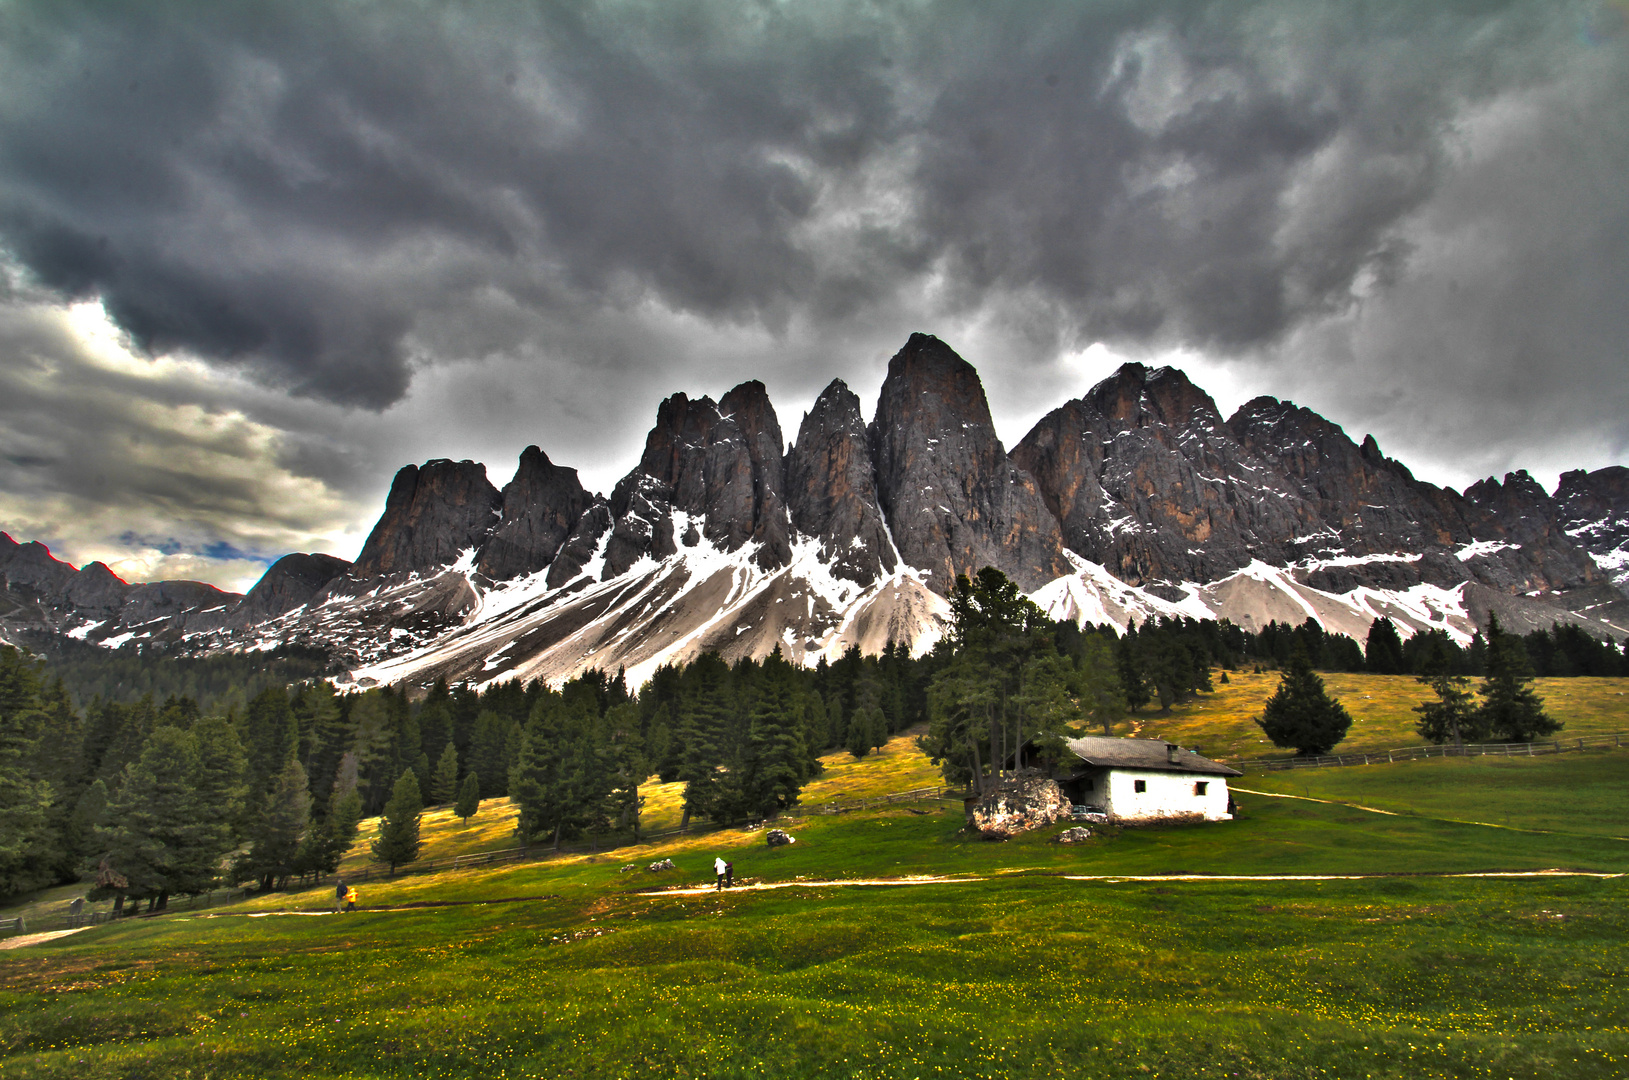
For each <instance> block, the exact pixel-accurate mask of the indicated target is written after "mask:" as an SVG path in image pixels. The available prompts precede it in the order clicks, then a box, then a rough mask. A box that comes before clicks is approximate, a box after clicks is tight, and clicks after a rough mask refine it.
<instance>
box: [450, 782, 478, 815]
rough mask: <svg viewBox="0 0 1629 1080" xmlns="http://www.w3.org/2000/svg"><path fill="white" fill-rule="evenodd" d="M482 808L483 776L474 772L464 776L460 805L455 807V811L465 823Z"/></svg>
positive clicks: (460, 792) (459, 795)
mask: <svg viewBox="0 0 1629 1080" xmlns="http://www.w3.org/2000/svg"><path fill="white" fill-rule="evenodd" d="M480 809H481V778H480V777H479V776H476V775H475V774H474V773H470V774H469V775H468V776H466V777H464V786H463V787H462V788H460V789H459V791H458V805H457V806H455V807H453V813H455V814H457V815H458V816H459V817H460V818H462V819H463V822H464V824H465V825H468V824H469V819H470V818H472V817H474V816H475V814H476V812H477V811H478V810H480Z"/></svg>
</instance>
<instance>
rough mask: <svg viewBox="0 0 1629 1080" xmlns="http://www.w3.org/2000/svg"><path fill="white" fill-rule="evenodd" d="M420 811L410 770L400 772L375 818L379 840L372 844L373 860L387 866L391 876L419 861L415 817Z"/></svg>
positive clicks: (420, 802) (421, 801) (420, 801)
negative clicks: (382, 808) (403, 867)
mask: <svg viewBox="0 0 1629 1080" xmlns="http://www.w3.org/2000/svg"><path fill="white" fill-rule="evenodd" d="M423 810H424V797H423V796H422V795H420V794H419V781H418V778H417V777H416V776H414V775H413V770H412V769H404V770H403V771H402V775H401V778H400V779H398V780H397V781H396V786H395V787H394V788H392V789H391V792H390V801H389V802H387V803H385V810H384V813H383V814H382V815H381V816H380V818H379V837H378V839H376V840H375V841H374V842H373V857H374V859H375V860H377V861H378V862H382V863H389V864H390V872H391V873H392V874H394V873H395V872H396V868H397V867H398V866H402V865H405V864H406V863H410V862H413V861H414V860H415V859H417V858H418V857H419V816H420V814H421V813H422V812H423Z"/></svg>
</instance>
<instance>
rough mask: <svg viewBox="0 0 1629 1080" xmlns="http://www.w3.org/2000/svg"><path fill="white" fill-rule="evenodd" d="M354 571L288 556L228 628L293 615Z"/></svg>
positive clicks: (323, 559) (312, 557) (334, 562)
mask: <svg viewBox="0 0 1629 1080" xmlns="http://www.w3.org/2000/svg"><path fill="white" fill-rule="evenodd" d="M350 567H351V564H350V563H348V562H346V561H345V560H344V559H339V558H335V557H334V556H332V555H319V554H305V553H303V552H297V553H295V554H293V555H284V556H283V557H282V558H281V559H278V560H277V561H276V562H274V563H272V564H271V565H270V566H268V567H267V568H266V572H265V573H264V574H262V575H261V577H260V580H259V581H257V582H255V586H254V588H252V589H250V590H249V591H248V593H247V594H245V595H244V597H243V600H242V602H241V603H239V604H238V606H237V607H236V608H234V609H233V610H232V613H231V616H230V618H229V619H228V625H230V626H250V625H252V624H254V623H258V622H263V621H265V620H267V619H275V618H277V617H278V616H279V615H283V614H286V613H288V612H290V611H293V610H294V609H295V608H297V607H300V606H301V605H303V604H305V603H306V602H307V601H309V600H310V599H311V598H312V597H313V596H315V595H317V593H318V592H320V591H321V590H322V589H323V587H324V586H325V585H327V584H328V583H329V582H331V581H333V580H334V579H335V578H337V577H339V576H340V575H341V574H343V573H345V571H346V570H349V569H350ZM85 569H86V570H89V569H90V567H88V566H87V567H86V568H85ZM80 573H84V571H83V570H82V571H80Z"/></svg>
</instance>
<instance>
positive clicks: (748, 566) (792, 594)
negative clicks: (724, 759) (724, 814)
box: [352, 522, 949, 686]
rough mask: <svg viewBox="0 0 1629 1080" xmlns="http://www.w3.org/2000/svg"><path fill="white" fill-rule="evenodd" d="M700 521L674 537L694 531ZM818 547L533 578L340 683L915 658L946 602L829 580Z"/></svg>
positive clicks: (644, 675) (917, 589)
mask: <svg viewBox="0 0 1629 1080" xmlns="http://www.w3.org/2000/svg"><path fill="white" fill-rule="evenodd" d="M700 525H701V523H699V522H698V528H697V529H696V530H694V531H690V530H681V529H677V528H676V529H675V533H677V534H678V535H681V536H682V535H686V534H687V533H688V534H689V535H692V536H699V535H702V534H703V530H702V528H701V527H700ZM817 547H818V545H817V544H816V543H815V542H814V541H811V540H805V539H799V540H797V541H795V542H794V543H793V551H792V560H791V562H790V564H789V565H788V566H786V567H783V568H781V569H778V570H773V571H765V570H763V569H761V568H760V567H758V566H757V564H756V561H755V555H756V554H757V551H758V548H757V545H754V544H748V545H746V546H744V547H742V548H740V549H738V550H736V551H734V552H724V551H721V550H719V549H717V548H715V547H712V546H710V545H708V544H707V543H705V542H700V543H697V544H695V545H693V546H690V547H686V548H683V549H681V550H680V552H679V553H678V554H677V555H674V556H671V557H669V558H667V559H665V560H663V561H661V562H656V561H654V560H651V559H644V560H641V561H640V562H639V563H637V564H635V565H634V566H633V567H632V568H630V569H629V570H628V571H627V572H626V573H624V574H622V575H620V576H618V577H616V578H614V579H612V580H610V581H603V582H600V581H594V580H593V579H592V577H591V576H590V575H588V574H586V573H585V574H583V575H580V576H579V577H578V578H577V579H576V580H574V581H571V582H568V583H567V584H566V585H564V586H562V587H560V588H557V589H553V590H549V589H546V588H544V587H542V586H541V584H540V580H541V575H539V576H534V577H533V578H528V579H525V580H523V581H519V582H515V583H513V584H511V585H507V586H502V587H497V588H493V589H491V590H490V591H488V592H487V593H485V594H484V595H483V596H482V598H481V600H480V602H479V604H478V606H477V607H476V608H475V609H474V610H472V612H471V613H470V616H469V618H468V620H467V621H466V622H465V624H464V625H463V626H461V627H459V628H458V629H456V630H454V631H452V632H450V633H444V634H442V635H441V636H440V637H439V638H438V639H436V640H435V641H433V642H430V643H427V644H426V645H425V647H423V648H420V649H416V650H414V651H412V652H409V653H406V654H405V655H400V656H393V657H389V658H382V659H379V660H377V661H376V662H373V663H368V664H365V665H363V666H360V667H358V668H357V669H356V670H355V671H354V672H353V673H352V674H353V676H354V677H355V679H356V680H357V681H358V682H359V683H361V684H362V685H371V684H373V683H394V682H399V681H403V680H407V681H412V682H420V683H422V682H427V681H429V680H432V679H434V678H436V677H438V676H445V677H446V678H448V679H449V680H458V679H469V680H471V681H472V682H474V683H476V684H477V685H482V684H486V683H491V682H496V681H502V680H506V679H513V678H519V679H523V680H529V679H536V678H541V679H545V680H548V681H551V682H555V681H559V680H562V679H568V678H570V677H572V676H574V675H576V674H579V673H581V672H582V671H585V670H588V669H590V668H599V669H601V670H605V671H616V670H619V669H626V671H627V678H628V681H629V683H630V684H631V685H635V686H637V685H639V684H641V683H643V682H644V681H645V680H647V679H648V678H649V677H650V675H651V674H652V673H653V672H654V671H655V670H656V669H657V668H658V667H660V666H661V665H663V664H668V663H677V662H683V661H688V660H690V659H692V658H694V657H695V656H697V655H699V654H700V653H702V652H704V651H708V650H711V651H715V652H717V653H719V654H720V655H721V656H723V657H724V659H726V660H728V661H734V660H736V659H739V658H741V657H747V656H751V657H762V656H765V655H768V654H769V653H770V652H772V651H774V650H775V649H776V648H779V649H780V650H781V653H782V655H784V656H785V657H786V658H787V659H788V660H790V661H791V662H793V663H796V664H804V665H812V664H814V663H816V662H818V660H819V658H820V657H822V656H826V657H828V658H833V659H835V658H836V657H837V656H840V655H841V654H842V653H843V652H844V651H845V650H846V649H848V648H849V647H851V646H855V647H858V648H860V649H861V650H862V651H864V652H872V653H874V652H877V651H880V650H881V649H882V648H883V647H885V646H886V645H888V644H889V642H891V641H903V642H908V643H910V644H911V645H912V646H913V647H914V648H916V649H918V650H922V649H927V648H931V647H932V644H933V642H935V641H937V640H938V638H939V636H940V635H941V634H942V633H943V625H944V620H945V617H946V615H947V613H948V610H949V608H948V605H946V603H945V602H944V600H943V599H942V598H941V597H938V596H936V595H935V594H934V593H932V592H931V591H929V590H928V589H927V587H926V586H924V585H923V584H922V582H921V580H920V578H918V577H917V575H916V574H915V572H914V571H905V572H901V573H896V574H894V575H893V576H891V577H888V578H885V579H883V580H881V581H878V582H876V583H875V584H873V585H871V586H870V587H868V588H861V587H860V586H858V585H856V584H855V583H853V582H851V581H847V580H844V579H841V578H837V577H834V576H832V574H831V573H830V571H829V570H828V568H827V567H826V566H825V565H823V564H822V563H821V562H820V561H819V558H818V553H817Z"/></svg>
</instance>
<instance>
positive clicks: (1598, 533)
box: [1552, 465, 1629, 590]
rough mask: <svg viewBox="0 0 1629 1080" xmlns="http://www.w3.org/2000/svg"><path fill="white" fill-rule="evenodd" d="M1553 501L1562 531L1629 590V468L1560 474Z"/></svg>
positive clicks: (1615, 467) (1614, 467)
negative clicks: (1559, 481)
mask: <svg viewBox="0 0 1629 1080" xmlns="http://www.w3.org/2000/svg"><path fill="white" fill-rule="evenodd" d="M1552 501H1553V503H1554V505H1555V516H1556V519H1557V520H1558V521H1559V523H1560V525H1561V528H1562V530H1563V531H1564V532H1565V533H1566V534H1567V535H1568V536H1569V537H1571V538H1572V540H1573V542H1574V543H1576V544H1578V545H1579V546H1581V547H1583V548H1584V550H1586V551H1588V552H1589V554H1590V556H1591V557H1592V558H1593V559H1594V560H1595V562H1596V564H1597V565H1599V566H1600V567H1601V569H1602V570H1604V571H1605V572H1606V573H1607V574H1608V575H1609V576H1610V577H1611V579H1612V581H1613V583H1614V584H1616V585H1617V586H1618V588H1620V589H1626V590H1629V469H1626V468H1624V467H1623V466H1622V465H1609V466H1607V467H1606V468H1604V469H1597V470H1595V471H1594V472H1591V473H1586V472H1585V471H1584V470H1582V469H1577V470H1574V471H1572V472H1565V473H1562V474H1561V483H1560V485H1559V486H1558V487H1557V488H1556V492H1555V498H1554V499H1553V500H1552Z"/></svg>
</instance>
